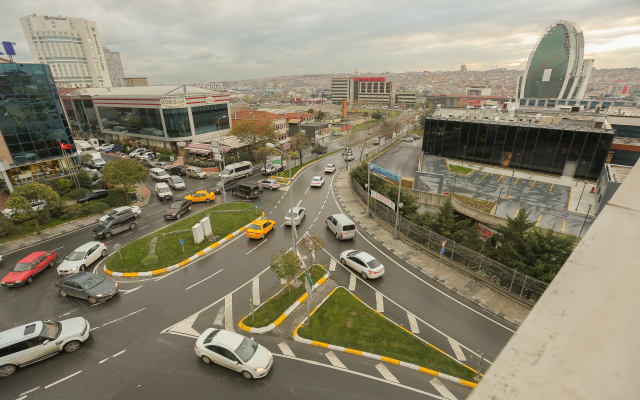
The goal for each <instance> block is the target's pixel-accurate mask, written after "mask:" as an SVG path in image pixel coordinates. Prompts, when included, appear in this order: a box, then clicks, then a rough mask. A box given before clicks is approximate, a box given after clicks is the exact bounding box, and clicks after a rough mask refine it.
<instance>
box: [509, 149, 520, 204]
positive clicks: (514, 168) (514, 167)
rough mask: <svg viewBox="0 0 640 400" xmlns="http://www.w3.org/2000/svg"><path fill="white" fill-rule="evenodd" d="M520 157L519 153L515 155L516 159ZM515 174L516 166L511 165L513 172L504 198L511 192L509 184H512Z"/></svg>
mask: <svg viewBox="0 0 640 400" xmlns="http://www.w3.org/2000/svg"><path fill="white" fill-rule="evenodd" d="M519 155H520V153H518V154H516V157H518V156H519ZM515 174H516V165H515V164H514V165H513V172H512V173H511V180H510V181H509V189H507V194H506V196H507V197H509V192H510V191H511V183H512V182H513V176H514V175H515Z"/></svg>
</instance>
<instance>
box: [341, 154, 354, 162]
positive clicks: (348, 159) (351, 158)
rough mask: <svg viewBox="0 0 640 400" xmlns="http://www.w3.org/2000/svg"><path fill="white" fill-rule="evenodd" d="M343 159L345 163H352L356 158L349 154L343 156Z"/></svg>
mask: <svg viewBox="0 0 640 400" xmlns="http://www.w3.org/2000/svg"><path fill="white" fill-rule="evenodd" d="M344 159H345V160H347V161H353V160H355V159H356V156H354V155H353V154H351V153H349V154H347V155H346V156H344Z"/></svg>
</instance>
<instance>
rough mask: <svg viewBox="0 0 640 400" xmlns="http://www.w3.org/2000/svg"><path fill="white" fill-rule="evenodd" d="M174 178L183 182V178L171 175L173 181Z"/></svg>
mask: <svg viewBox="0 0 640 400" xmlns="http://www.w3.org/2000/svg"><path fill="white" fill-rule="evenodd" d="M173 178H176V179H180V180H182V178H180V177H179V176H178V175H171V179H173Z"/></svg>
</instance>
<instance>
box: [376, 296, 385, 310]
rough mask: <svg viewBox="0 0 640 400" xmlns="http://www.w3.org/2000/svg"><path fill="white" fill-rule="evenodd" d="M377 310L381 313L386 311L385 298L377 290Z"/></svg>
mask: <svg viewBox="0 0 640 400" xmlns="http://www.w3.org/2000/svg"><path fill="white" fill-rule="evenodd" d="M376 311H378V312H379V313H382V312H384V300H383V298H382V294H381V293H380V292H376Z"/></svg>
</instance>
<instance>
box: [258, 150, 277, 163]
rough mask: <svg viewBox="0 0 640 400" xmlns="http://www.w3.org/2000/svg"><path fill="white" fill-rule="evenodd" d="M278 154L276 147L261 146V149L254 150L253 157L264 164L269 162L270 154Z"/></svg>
mask: <svg viewBox="0 0 640 400" xmlns="http://www.w3.org/2000/svg"><path fill="white" fill-rule="evenodd" d="M276 154H278V152H277V151H276V150H275V149H272V148H270V147H261V148H259V149H256V150H254V151H253V158H254V159H255V160H256V161H259V162H261V163H263V164H266V163H267V158H268V157H269V156H273V155H276Z"/></svg>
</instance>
